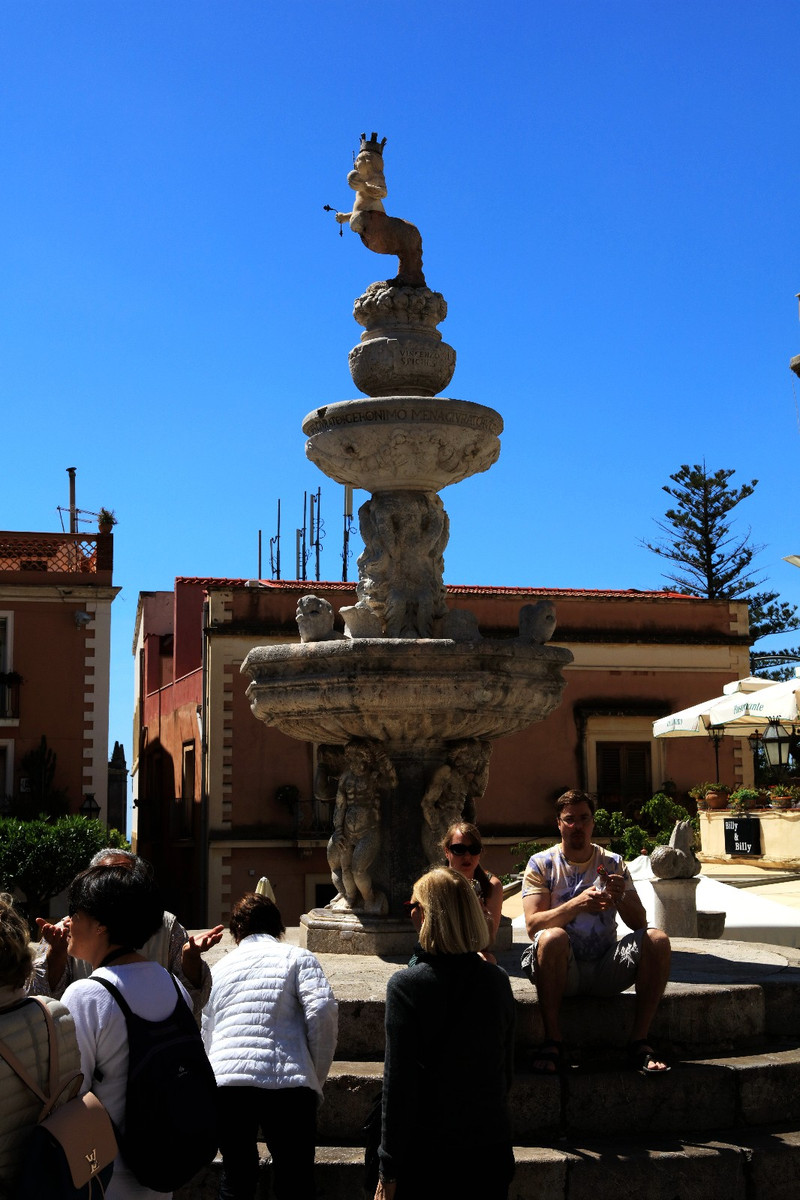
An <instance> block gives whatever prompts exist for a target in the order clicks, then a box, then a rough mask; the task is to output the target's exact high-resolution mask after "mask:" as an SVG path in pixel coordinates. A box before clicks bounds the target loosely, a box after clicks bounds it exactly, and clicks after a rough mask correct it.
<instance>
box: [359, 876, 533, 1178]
mask: <svg viewBox="0 0 800 1200" xmlns="http://www.w3.org/2000/svg"><path fill="white" fill-rule="evenodd" d="M409 908H410V909H411V915H412V919H413V920H414V924H415V926H417V928H418V929H419V941H420V947H421V951H420V953H419V955H418V957H417V961H416V964H415V965H414V966H411V967H407V968H405V969H404V970H402V971H398V972H397V973H396V974H395V975H393V976H392V977H391V979H390V980H389V983H388V986H387V989H386V1058H385V1067H384V1075H383V1113H382V1125H381V1146H380V1150H379V1152H378V1153H379V1160H380V1181H379V1183H378V1188H377V1191H376V1192H375V1200H442V1197H445V1196H450V1195H455V1194H456V1193H457V1195H458V1197H459V1200H507V1196H508V1188H509V1184H510V1183H511V1178H512V1176H513V1174H514V1154H513V1149H512V1140H511V1126H510V1122H509V1116H508V1107H507V1096H508V1089H509V1087H510V1085H511V1078H512V1073H513V1043H514V998H513V995H512V993H511V984H510V983H509V979H508V976H507V975H506V973H505V971H502V970H501V969H500V968H499V967H497V966H495V965H493V964H492V963H488V962H485V961H484V959H483V958H482V957H481V954H480V952H481V951H482V950H484V949H485V947H486V945H487V944H488V940H489V930H488V926H487V923H486V918H485V916H484V913H483V909H482V908H481V906H480V903H479V902H478V899H477V897H476V895H475V893H474V891H473V890H472V888H471V887H470V885H469V883H468V882H467V880H466V879H465V878H464V877H463V875H461V874H459V873H458V872H456V871H451V870H450V869H449V868H448V867H435V868H434V869H433V870H432V871H429V872H428V873H427V874H426V875H423V876H422V878H421V879H418V880H417V882H416V883H415V884H414V889H413V892H412V895H411V903H410V905H409ZM432 1146H433V1147H435V1149H434V1150H432V1149H431V1147H432ZM454 1146H461V1147H469V1149H468V1151H467V1152H466V1153H467V1156H468V1158H469V1164H468V1166H467V1167H465V1168H464V1169H459V1171H458V1186H457V1188H454V1186H453V1172H454V1167H453V1147H454Z"/></svg>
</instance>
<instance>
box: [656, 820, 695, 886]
mask: <svg viewBox="0 0 800 1200" xmlns="http://www.w3.org/2000/svg"><path fill="white" fill-rule="evenodd" d="M650 867H651V869H652V872H653V874H654V875H655V876H657V877H658V878H659V879H691V878H693V876H695V875H699V874H700V869H701V863H700V859H699V858H698V857H697V855H696V854H695V852H694V829H692V824H691V821H676V822H675V828H674V829H673V831H672V834H671V836H670V839H669V845H668V846H656V848H655V850H654V851H653V853H652V854H651V855H650Z"/></svg>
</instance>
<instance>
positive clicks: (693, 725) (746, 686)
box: [653, 675, 800, 775]
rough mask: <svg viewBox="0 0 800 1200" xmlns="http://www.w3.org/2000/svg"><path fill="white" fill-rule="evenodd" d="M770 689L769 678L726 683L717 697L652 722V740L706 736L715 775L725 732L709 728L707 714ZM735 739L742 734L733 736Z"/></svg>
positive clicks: (751, 676) (717, 771)
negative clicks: (712, 745)
mask: <svg viewBox="0 0 800 1200" xmlns="http://www.w3.org/2000/svg"><path fill="white" fill-rule="evenodd" d="M798 682H800V681H798ZM770 687H774V684H773V682H772V680H771V679H758V678H757V677H756V676H755V675H748V676H746V678H744V679H736V680H734V681H733V682H732V683H726V684H725V687H724V688H723V689H722V692H723V694H722V695H721V696H713V697H712V698H711V699H710V700H704V701H702V703H700V704H693V705H692V706H691V707H690V708H683V709H681V710H680V712H676V713H671V714H670V716H668V717H660V718H659V720H658V721H654V722H653V737H657V738H660V737H703V736H706V737H709V738H710V739H711V740H712V741H713V743H714V769H715V771H716V773H717V775H719V739H720V738H721V737H722V735H723V733H725V732H726V731H725V730H724V729H721V728H716V729H715V728H712V726H711V721H710V714H711V713H712V712H713V711H716V709H717V707H718V706H719V705H720V704H722V703H723V702H724V701H726V700H728V699H733V698H735V697H739V698H741V697H742V696H743V694H750V693H759V692H761V691H763V690H764V689H766V688H770ZM737 736H745V735H742V734H738V733H737Z"/></svg>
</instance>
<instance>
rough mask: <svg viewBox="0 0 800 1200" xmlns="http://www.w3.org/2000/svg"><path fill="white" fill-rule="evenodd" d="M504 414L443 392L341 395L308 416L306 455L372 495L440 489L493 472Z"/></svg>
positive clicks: (330, 474) (332, 476)
mask: <svg viewBox="0 0 800 1200" xmlns="http://www.w3.org/2000/svg"><path fill="white" fill-rule="evenodd" d="M502 432H503V418H502V417H501V416H500V414H499V413H497V412H495V410H494V409H493V408H488V407H486V405H484V404H474V403H473V402H472V401H471V400H449V399H447V398H446V397H443V396H383V397H371V398H368V399H365V400H343V401H341V402H340V403H338V404H327V405H325V406H324V407H323V408H318V409H316V410H315V411H314V412H312V413H309V414H308V416H307V417H306V418H305V419H304V421H303V433H305V435H306V437H307V438H308V441H307V442H306V456H307V457H308V458H309V459H310V460H311V461H312V462H313V463H315V464H316V465H317V466H318V467H319V469H320V470H321V471H322V472H324V474H325V475H327V476H328V477H329V478H330V479H335V480H336V482H337V483H344V484H349V485H350V486H351V487H355V488H363V489H364V490H365V491H368V492H372V493H375V492H384V491H393V492H398V491H416V492H438V491H440V490H441V489H442V488H443V487H447V485H448V484H451V483H458V482H459V481H460V480H462V479H467V478H468V477H469V476H470V475H477V474H479V473H480V472H481V471H488V470H489V467H491V466H492V465H493V464H494V463H495V462H497V459H498V457H499V455H500V434H501V433H502Z"/></svg>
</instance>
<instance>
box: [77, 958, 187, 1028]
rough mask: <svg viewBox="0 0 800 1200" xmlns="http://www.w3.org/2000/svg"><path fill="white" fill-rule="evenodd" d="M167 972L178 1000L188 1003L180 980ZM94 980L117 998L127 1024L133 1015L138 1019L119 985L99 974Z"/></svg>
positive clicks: (93, 976) (94, 976)
mask: <svg viewBox="0 0 800 1200" xmlns="http://www.w3.org/2000/svg"><path fill="white" fill-rule="evenodd" d="M167 974H168V975H169V977H170V979H171V980H172V983H173V985H174V987H175V992H176V993H177V997H178V1000H179V1001H183V1002H184V1003H186V1002H185V1001H184V1000H183V995H182V993H181V989H180V988H179V987H178V982H177V980H176V978H175V976H174V975H173V974H172V972H171V971H167ZM92 981H93V982H94V983H99V984H102V986H103V987H104V988H105V989H106V991H107V992H110V993H111V995H112V996H113V998H114V999H115V1000H116V1002H117V1004H118V1005H119V1007H120V1008H121V1009H122V1015H123V1016H124V1018H125V1023H126V1024H128V1023H129V1021H130V1019H131V1017H133V1019H134V1020H135V1019H136V1013H135V1012H134V1011H133V1009H132V1008H131V1006H130V1004H128V1001H127V1000H126V999H125V997H124V996H123V994H122V992H121V991H120V990H119V988H118V987H116V986H115V985H114V984H113V983H110V982H109V980H108V979H101V978H100V976H99V975H92ZM140 1019H141V1018H140Z"/></svg>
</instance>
